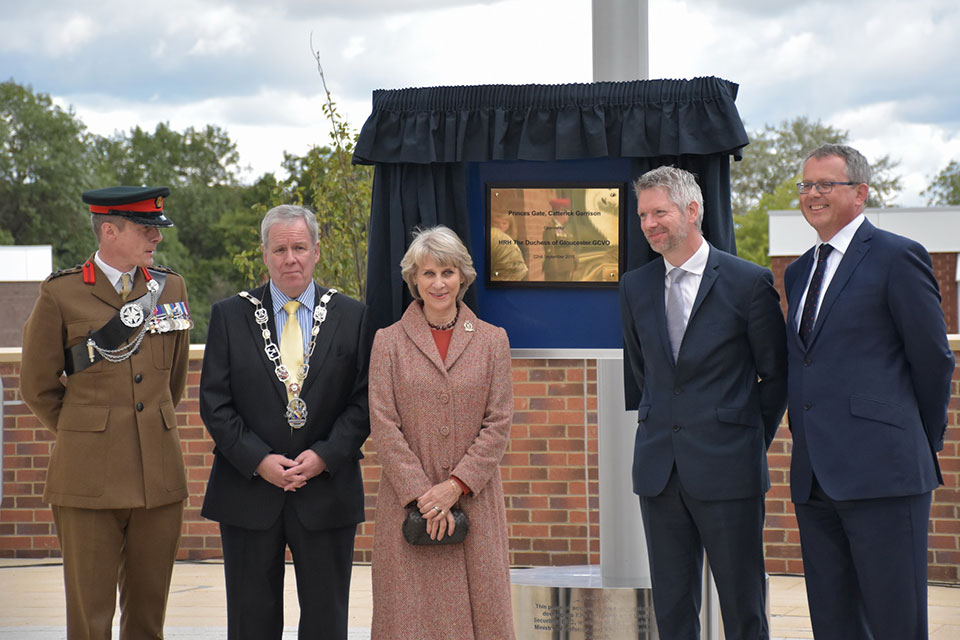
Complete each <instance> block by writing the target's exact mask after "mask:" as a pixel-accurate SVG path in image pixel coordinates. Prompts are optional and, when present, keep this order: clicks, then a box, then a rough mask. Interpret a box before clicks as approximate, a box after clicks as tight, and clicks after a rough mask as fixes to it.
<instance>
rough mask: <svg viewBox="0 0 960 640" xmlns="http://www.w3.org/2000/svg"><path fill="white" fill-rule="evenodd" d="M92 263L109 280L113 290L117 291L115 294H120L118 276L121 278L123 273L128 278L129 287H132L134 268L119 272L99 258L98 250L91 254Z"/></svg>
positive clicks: (135, 269)
mask: <svg viewBox="0 0 960 640" xmlns="http://www.w3.org/2000/svg"><path fill="white" fill-rule="evenodd" d="M93 261H94V262H96V263H97V266H98V267H100V270H101V271H103V275H105V276H107V280H109V281H110V284H112V285H113V288H114V289H116V290H117V293H120V287H121V283H120V276H122V275H123V274H124V273H126V274H128V275H129V276H130V286H133V279H134V278H135V277H136V275H137V268H136V267H134V268H133V269H130V271H120V270H119V269H114V268H113V267H111V266H110V265H108V264H107V263H106V262H104V261H103V258H101V257H100V251H99V250H97V252H96V253H95V254H93Z"/></svg>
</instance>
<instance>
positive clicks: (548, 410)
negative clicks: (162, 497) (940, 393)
mask: <svg viewBox="0 0 960 640" xmlns="http://www.w3.org/2000/svg"><path fill="white" fill-rule="evenodd" d="M780 275H781V276H782V268H781V273H780ZM778 282H782V278H778ZM952 347H953V349H954V351H957V350H958V349H960V340H954V342H953V343H952ZM956 355H957V356H958V359H960V354H956ZM199 358H200V351H199V349H197V351H196V352H195V358H194V359H193V360H192V361H191V363H190V366H191V372H190V376H189V380H188V385H189V386H188V389H187V394H186V398H185V399H184V400H183V401H182V402H181V403H180V405H179V406H178V407H177V412H178V414H179V419H180V424H181V427H180V435H181V440H182V444H183V453H184V458H185V460H186V463H187V468H188V471H187V473H188V482H189V488H190V497H189V499H188V501H187V506H186V513H185V518H184V526H183V540H182V543H181V547H180V558H182V559H197V558H209V557H219V556H220V538H219V533H218V529H217V525H216V523H212V522H208V521H206V520H204V519H203V518H201V517H200V505H201V502H202V499H203V491H204V488H205V486H206V480H207V474H208V472H209V468H210V464H211V458H212V454H211V450H212V448H213V445H212V442H211V441H210V440H209V437H208V436H207V434H206V431H205V429H204V428H203V426H202V423H201V421H200V417H199V415H198V406H197V385H198V383H199V377H200V373H199V371H200V359H199ZM0 375H2V377H3V385H4V401H5V402H7V403H8V404H7V406H6V413H5V417H4V424H3V429H4V440H3V465H4V466H3V502H2V505H0V557H21V558H37V557H48V556H58V555H59V549H58V546H57V539H56V536H55V533H54V530H53V522H52V518H51V516H50V509H49V507H47V506H46V505H44V504H43V503H42V502H41V500H40V496H41V494H42V492H43V482H44V478H45V475H46V471H45V470H46V465H47V461H48V458H49V452H50V446H51V444H52V442H53V438H52V436H51V434H50V433H49V432H48V431H47V430H46V429H44V428H43V427H42V426H41V425H40V424H39V423H38V421H37V420H36V418H34V417H33V416H32V415H31V414H30V412H29V410H27V408H26V407H25V406H24V405H22V404H18V402H19V400H20V396H19V378H18V375H19V350H8V352H7V353H3V352H0ZM513 380H514V407H515V413H514V426H513V431H512V434H511V442H510V446H509V448H508V449H507V453H506V455H505V457H504V460H503V465H502V474H503V482H504V491H505V494H506V507H507V521H508V523H509V533H510V548H511V563H512V564H514V565H520V566H526V565H537V566H544V565H546V566H550V565H568V564H599V552H600V542H599V524H598V523H599V513H598V501H599V497H598V488H597V484H598V479H597V412H596V409H597V408H596V402H597V399H596V363H595V362H594V361H592V360H586V361H584V360H514V362H513ZM949 420H950V421H949V425H950V428H949V429H948V432H947V442H946V446H945V449H944V451H943V453H942V454H941V456H940V464H941V467H942V469H943V472H944V479H945V483H946V484H945V486H943V487H941V488H939V489H937V490H936V491H935V492H934V501H933V508H932V512H931V519H930V579H931V580H934V581H941V582H951V583H960V373H955V374H954V381H953V399H952V401H951V405H950V418H949ZM789 453H790V436H789V431H788V430H787V429H786V427H785V426H784V427H782V428H781V429H780V432H779V434H778V436H777V439H776V440H775V441H774V443H773V445H772V446H771V448H770V474H771V481H772V485H773V486H772V488H771V490H770V493H768V494H767V523H766V529H765V531H764V540H765V553H766V558H767V570H768V571H769V572H770V573H795V574H799V573H802V572H803V566H802V563H801V560H800V546H799V536H798V534H797V525H796V520H795V518H794V515H793V505H792V504H791V503H790V493H789V476H788V470H789V462H790V455H789ZM365 454H366V456H367V457H366V459H365V460H364V462H363V475H364V483H365V488H366V506H367V519H368V522H366V523H364V524H363V525H362V526H361V527H360V530H359V531H358V534H357V541H356V552H355V558H356V560H357V561H360V562H369V561H370V554H371V549H372V544H373V527H374V522H373V515H374V508H375V505H376V494H377V487H378V483H379V478H380V468H379V466H378V465H377V462H376V452H375V451H374V449H373V446H372V444H371V443H369V442H368V444H367V445H366V447H365Z"/></svg>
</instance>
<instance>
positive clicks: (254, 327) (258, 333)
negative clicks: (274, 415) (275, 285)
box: [243, 282, 287, 404]
mask: <svg viewBox="0 0 960 640" xmlns="http://www.w3.org/2000/svg"><path fill="white" fill-rule="evenodd" d="M248 293H249V294H250V295H251V296H253V297H254V298H256V299H258V300H259V301H260V304H261V305H262V306H263V309H264V311H266V312H267V329H269V331H270V338H271V339H272V340H273V343H274V344H276V345H279V344H280V334H279V333H278V332H277V327H276V323H275V322H274V321H273V298H272V297H271V296H270V283H269V282H268V283H267V284H265V285H263V286H262V287H259V288H257V289H253V290H251V291H249V292H248ZM247 304H248V305H249V307H250V308H249V313H244V314H243V318H244V321H245V322H246V324H247V328H248V329H250V337H251V340H252V341H253V342H252V343H251V344H253V345H254V346H255V347H256V351H257V357H258V359H259V360H260V363H261V365H262V366H264V367H266V369H267V371H268V376H269V378H270V380H271V386H272V387H273V388H274V390H275V391H276V392H277V393H278V394H279V395H280V397H281V398H282V399H283V404H286V403H287V389H286V388H285V387H284V386H283V383H282V382H280V379H279V378H277V375H276V373H274V371H275V370H276V367H277V365H275V364H274V363H273V361H271V360H270V358H268V357H267V353H266V352H265V351H264V350H263V348H264V338H263V333H262V331H263V330H262V329H261V328H260V325H259V324H257V321H256V319H255V318H254V316H253V312H254V306H253V305H252V304H249V303H247ZM278 348H279V346H278Z"/></svg>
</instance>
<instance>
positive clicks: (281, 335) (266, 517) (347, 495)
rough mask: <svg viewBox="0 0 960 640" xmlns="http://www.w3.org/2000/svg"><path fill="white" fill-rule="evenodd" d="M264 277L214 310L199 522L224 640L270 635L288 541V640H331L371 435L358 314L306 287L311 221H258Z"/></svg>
mask: <svg viewBox="0 0 960 640" xmlns="http://www.w3.org/2000/svg"><path fill="white" fill-rule="evenodd" d="M261 238H262V241H263V247H262V248H263V261H264V263H265V264H266V266H267V269H268V271H269V272H270V281H269V282H268V283H267V284H265V285H263V286H261V287H258V288H256V289H253V290H251V291H244V292H241V293H240V294H239V295H237V296H233V297H231V298H228V299H226V300H223V301H221V302H218V303H217V304H215V305H214V306H213V310H212V312H211V314H210V328H209V331H208V334H207V346H206V351H205V353H204V357H203V371H202V373H201V375H200V415H201V417H202V418H203V421H204V424H205V425H206V427H207V430H208V431H209V432H210V435H211V437H212V438H213V441H214V443H215V444H216V447H215V449H214V451H213V453H214V459H213V468H212V469H211V471H210V481H209V483H208V485H207V493H206V496H205V497H204V500H203V510H202V513H203V516H204V517H206V518H210V519H211V520H216V521H217V522H219V523H220V539H221V541H222V543H223V565H224V575H225V579H226V587H227V637H228V639H229V640H280V637H281V635H282V634H283V573H284V554H285V550H286V548H287V547H289V548H290V552H291V554H292V556H293V565H294V570H295V571H296V574H297V595H298V597H299V601H300V622H299V637H300V638H311V639H317V640H319V639H330V640H343V639H345V638H346V637H347V608H348V597H349V591H350V573H351V567H352V561H353V540H354V536H355V534H356V528H357V524H358V523H359V522H362V521H363V516H364V506H363V480H362V479H361V477H360V463H359V461H360V459H361V458H362V457H363V456H362V454H361V453H360V447H361V445H362V444H363V442H364V440H365V439H366V438H367V435H368V434H369V433H370V418H369V413H368V409H367V371H368V365H369V360H370V348H371V345H372V332H371V331H370V328H369V325H368V323H367V307H366V306H365V305H363V304H362V303H360V302H357V301H356V300H353V299H352V298H348V297H347V296H345V295H343V294H340V293H337V292H336V291H335V290H333V289H325V288H323V287H320V286H318V285H316V284H315V283H314V282H313V270H314V267H315V266H316V264H317V261H318V260H319V258H320V244H319V242H318V241H317V238H318V228H317V220H316V217H315V216H314V214H313V212H311V211H310V210H308V209H305V208H303V207H298V206H293V205H280V206H278V207H274V208H273V209H271V210H270V211H268V212H267V214H266V216H265V217H264V219H263V224H262V225H261Z"/></svg>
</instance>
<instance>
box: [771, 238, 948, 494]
mask: <svg viewBox="0 0 960 640" xmlns="http://www.w3.org/2000/svg"><path fill="white" fill-rule="evenodd" d="M812 260H813V249H810V250H809V251H807V252H806V253H805V254H804V255H803V256H801V257H800V258H798V259H797V260H796V261H795V262H793V264H791V265H790V266H788V267H787V270H786V274H785V276H784V284H785V292H786V296H787V301H788V304H789V312H788V316H787V317H788V321H787V349H788V354H789V398H790V406H789V424H790V430H791V432H792V434H793V458H792V461H791V465H790V487H791V494H792V497H793V501H794V502H801V503H803V502H806V501H807V499H808V498H809V496H810V489H811V483H812V477H813V476H812V474H814V473H815V474H816V477H817V481H818V482H819V483H820V486H821V487H823V489H824V491H825V492H826V493H827V495H828V496H830V497H831V498H833V499H835V500H854V499H864V498H880V497H893V496H905V495H916V494H919V493H924V492H927V491H931V490H932V489H933V488H934V487H936V486H937V483H938V481H942V478H941V477H940V469H939V466H938V464H937V457H936V452H937V451H939V450H940V449H942V448H943V436H944V432H945V430H946V424H947V403H948V402H949V399H950V379H951V376H952V375H953V370H954V364H953V353H952V352H951V351H950V347H949V345H948V343H947V337H946V327H945V325H944V320H943V311H942V310H941V308H940V292H939V289H938V287H937V281H936V279H935V278H934V275H933V269H932V265H931V261H930V256H929V254H928V253H927V251H926V250H925V249H924V248H923V247H922V246H920V245H919V244H918V243H916V242H914V241H912V240H909V239H907V238H904V237H902V236H898V235H895V234H892V233H889V232H887V231H882V230H880V229H877V228H876V227H874V226H873V225H872V224H870V222H869V221H868V220H865V221H864V222H863V223H862V224H861V226H860V228H859V229H858V230H857V232H856V234H855V235H854V237H853V240H852V242H851V243H850V246H849V248H848V249H847V252H846V253H845V254H844V255H843V259H842V260H841V261H840V265H839V266H838V268H837V271H836V273H835V274H834V276H833V279H832V280H831V281H830V284H829V287H828V288H827V290H826V293H825V294H824V297H823V301H822V302H821V305H820V311H819V313H818V315H817V321H816V324H815V325H814V327H813V331H812V332H811V335H810V344H809V346H808V347H804V345H803V343H802V342H801V341H800V338H799V336H798V335H797V323H796V319H795V317H796V314H797V309H798V305H800V304H801V297H802V296H803V290H804V289H805V288H806V285H807V279H808V278H809V276H810V272H811V270H812Z"/></svg>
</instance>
